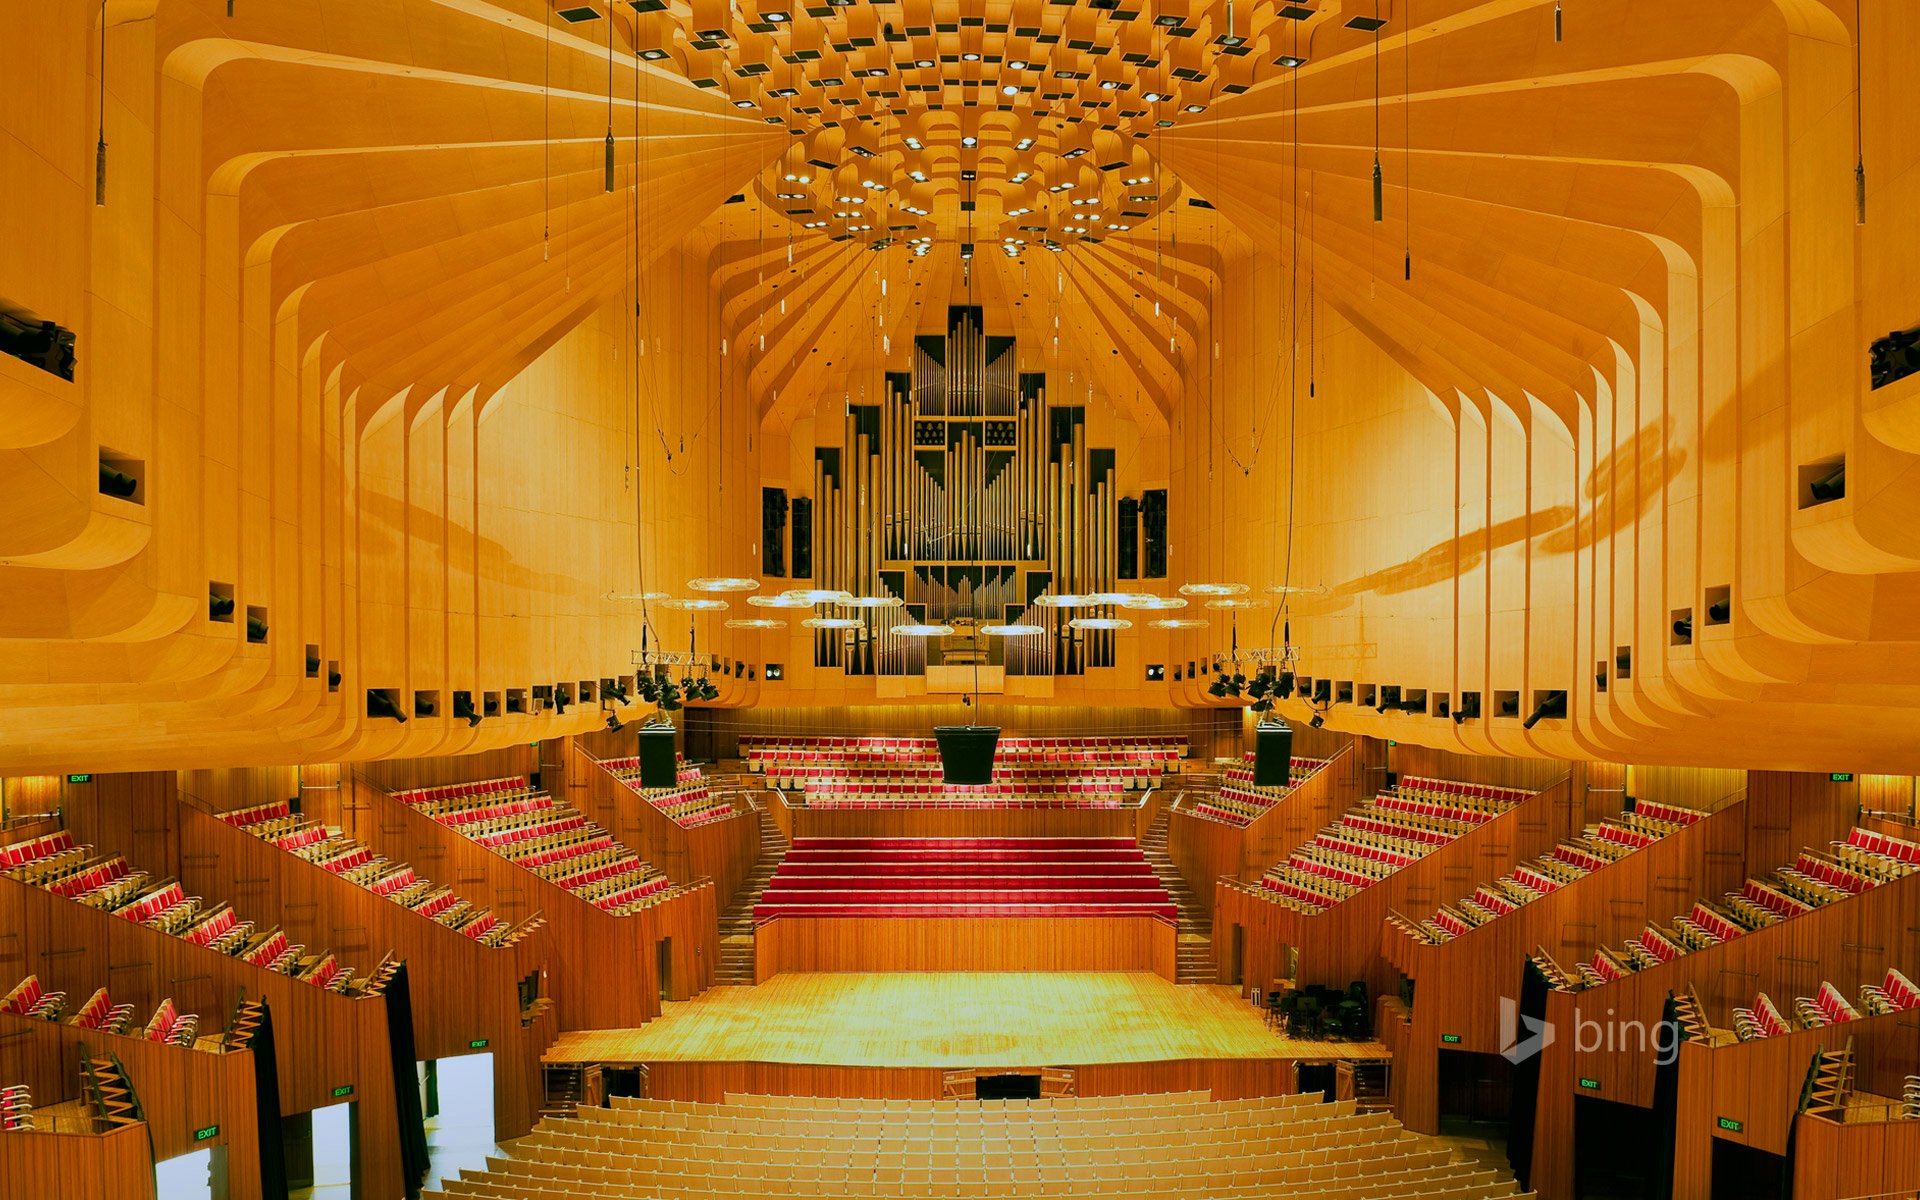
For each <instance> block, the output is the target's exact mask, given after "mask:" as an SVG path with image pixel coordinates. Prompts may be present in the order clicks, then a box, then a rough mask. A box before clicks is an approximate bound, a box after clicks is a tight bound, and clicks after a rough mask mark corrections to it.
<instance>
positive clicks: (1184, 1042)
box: [544, 971, 1387, 1067]
mask: <svg viewBox="0 0 1920 1200" xmlns="http://www.w3.org/2000/svg"><path fill="white" fill-rule="evenodd" d="M665 1009H666V1011H665V1012H664V1013H663V1014H662V1015H661V1017H660V1019H658V1020H656V1021H653V1022H651V1023H649V1024H648V1025H646V1026H644V1027H642V1028H639V1029H597V1030H582V1031H578V1032H574V1033H562V1034H561V1035H560V1036H559V1039H558V1040H557V1041H555V1042H554V1044H553V1045H552V1047H550V1048H549V1049H548V1050H547V1052H546V1054H545V1056H544V1058H545V1061H547V1062H549V1063H607V1064H611V1065H633V1064H639V1063H665V1062H763V1063H807V1064H821V1065H834V1066H847V1067H1034V1066H1046V1065H1054V1064H1095V1063H1144V1062H1164V1061H1168V1060H1179V1059H1293V1060H1302V1059H1305V1060H1311V1061H1332V1060H1339V1059H1354V1060H1378V1059H1384V1058H1386V1057H1387V1052H1386V1049H1385V1048H1384V1047H1383V1046H1381V1045H1380V1043H1378V1042H1320V1041H1299V1040H1294V1039H1290V1038H1285V1037H1281V1036H1279V1035H1278V1034H1276V1033H1274V1032H1273V1031H1272V1030H1270V1029H1268V1028H1267V1027H1266V1023H1265V1022H1264V1021H1263V1020H1262V1019H1261V1016H1260V1014H1259V1013H1258V1012H1257V1011H1255V1010H1254V1008H1253V1006H1252V1005H1250V1004H1248V1003H1247V1002H1246V1001H1244V1000H1242V999H1241V998H1240V994H1239V990H1238V989H1236V988H1232V987H1220V986H1212V985H1204V986H1193V985H1189V986H1184V987H1177V986H1175V985H1174V984H1171V983H1168V982H1167V981H1166V980H1164V979H1162V978H1160V977H1159V976H1158V975H1152V974H1146V973H1141V974H1132V973H1123V972H1084V973H1044V974H1042V973H1025V972H997V971H996V972H970V973H951V974H948V973H929V972H915V973H911V974H904V973H903V974H845V975H810V974H795V973H788V974H781V975H776V976H774V977H773V978H772V979H770V980H768V981H767V982H766V983H763V984H760V985H759V986H757V987H720V988H713V989H710V990H708V991H707V992H704V993H702V994H701V995H700V996H698V997H695V998H694V999H692V1000H688V1001H684V1002H681V1003H669V1004H667V1005H666V1006H665Z"/></svg>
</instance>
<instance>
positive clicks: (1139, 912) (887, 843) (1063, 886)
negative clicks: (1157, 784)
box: [753, 837, 1178, 924]
mask: <svg viewBox="0 0 1920 1200" xmlns="http://www.w3.org/2000/svg"><path fill="white" fill-rule="evenodd" d="M1177 915H1178V913H1177V909H1176V908H1175V905H1174V902H1173V899H1172V898H1171V897H1170V896H1169V895H1168V894H1167V890H1166V887H1165V886H1164V885H1163V884H1162V883H1161V882H1160V880H1159V878H1158V877H1157V876H1155V875H1154V873H1153V868H1152V867H1151V866H1149V865H1148V863H1147V860H1146V857H1145V856H1144V855H1143V854H1141V852H1140V849H1139V847H1138V846H1137V845H1136V844H1135V843H1134V841H1133V839H1131V838H1044V837H1042V838H796V839H795V840H794V843H793V847H792V849H791V850H789V851H788V853H787V856H786V858H785V860H784V861H782V863H781V864H780V868H779V870H778V871H777V872H775V874H774V876H773V879H772V881H771V882H770V883H769V884H768V885H767V889H766V891H765V892H764V893H763V894H762V895H761V897H760V900H759V902H758V903H757V904H755V906H754V910H753V918H754V921H755V923H756V924H760V923H765V922H767V921H772V920H777V919H779V918H781V917H955V916H983V917H985V916H1000V917H1012V916H1035V917H1081V916H1153V917H1157V918H1160V919H1162V920H1165V921H1169V922H1171V921H1173V920H1175V919H1176V917H1177Z"/></svg>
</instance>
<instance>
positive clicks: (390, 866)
mask: <svg viewBox="0 0 1920 1200" xmlns="http://www.w3.org/2000/svg"><path fill="white" fill-rule="evenodd" d="M218 815H219V818H220V820H222V821H224V822H226V823H227V824H229V825H231V826H233V827H234V828H236V829H239V830H242V831H244V832H246V833H250V834H252V835H253V836H255V837H257V838H259V839H261V840H262V841H265V842H270V843H272V844H273V845H275V846H278V847H279V848H280V849H282V850H284V851H286V852H287V853H289V854H292V855H294V856H296V857H298V858H303V859H305V860H306V861H308V862H310V863H312V864H314V865H315V866H317V867H319V868H321V869H322V870H324V871H327V872H329V873H331V874H334V875H338V876H339V877H340V878H342V879H345V880H346V881H347V882H349V883H352V884H355V885H357V886H359V887H363V888H365V889H366V890H368V891H370V892H372V893H373V894H374V895H376V896H382V897H385V898H386V899H388V900H391V901H393V902H394V903H395V904H398V905H399V906H400V907H402V908H404V909H407V910H408V911H409V912H414V913H418V914H419V915H420V916H423V917H425V918H427V919H428V920H430V921H433V922H434V923H436V924H439V925H444V926H446V927H447V928H448V929H451V930H454V931H455V932H457V933H461V934H465V935H466V936H467V937H470V938H472V939H473V940H475V941H477V942H479V943H480V944H481V945H483V946H495V947H505V946H511V945H513V944H514V943H515V942H517V941H519V940H520V939H521V938H523V937H526V936H527V935H528V934H529V933H531V932H533V930H535V929H537V928H539V926H540V924H541V921H540V920H539V918H529V919H528V920H526V921H522V922H520V923H519V924H516V925H509V924H508V923H507V922H505V921H503V920H501V919H500V918H499V917H496V916H494V915H493V913H491V912H489V911H488V910H487V909H484V908H480V907H477V906H476V905H474V904H472V903H471V902H469V901H467V900H464V899H462V898H461V897H459V896H457V895H455V894H454V891H453V889H452V888H449V887H442V886H436V885H435V884H434V883H433V882H432V881H431V880H427V879H422V878H421V877H419V876H418V875H416V874H415V873H414V870H413V868H412V867H410V866H408V865H407V864H405V863H396V862H393V861H392V860H390V859H388V858H386V857H385V856H384V855H381V854H378V853H376V852H375V851H374V849H373V848H372V847H371V846H368V845H366V844H365V843H363V842H360V841H356V840H355V839H353V838H350V837H347V836H345V835H344V834H342V833H341V832H340V831H339V830H337V829H332V828H329V827H327V826H325V825H322V824H320V823H319V822H318V821H313V820H310V819H308V818H306V817H302V816H300V815H298V814H296V813H294V812H292V811H291V810H290V808H289V807H288V805H287V802H286V801H284V800H276V801H273V802H271V803H268V804H256V805H250V806H248V807H246V808H238V809H230V810H228V811H227V812H223V813H220V814H218Z"/></svg>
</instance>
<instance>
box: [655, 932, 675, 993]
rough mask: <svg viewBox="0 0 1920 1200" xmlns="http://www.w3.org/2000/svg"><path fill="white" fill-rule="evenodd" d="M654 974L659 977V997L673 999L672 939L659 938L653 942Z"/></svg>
mask: <svg viewBox="0 0 1920 1200" xmlns="http://www.w3.org/2000/svg"><path fill="white" fill-rule="evenodd" d="M653 962H654V974H656V975H658V976H659V977H660V998H661V999H662V1000H671V999H673V939H672V938H661V939H660V940H659V941H657V942H655V943H654V944H653Z"/></svg>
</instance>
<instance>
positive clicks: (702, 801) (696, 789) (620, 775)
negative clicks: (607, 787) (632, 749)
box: [600, 758, 739, 829]
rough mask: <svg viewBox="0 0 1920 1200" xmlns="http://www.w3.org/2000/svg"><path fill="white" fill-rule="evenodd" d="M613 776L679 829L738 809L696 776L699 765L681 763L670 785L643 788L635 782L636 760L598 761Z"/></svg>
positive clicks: (716, 819) (735, 813) (729, 813)
mask: <svg viewBox="0 0 1920 1200" xmlns="http://www.w3.org/2000/svg"><path fill="white" fill-rule="evenodd" d="M600 765H601V766H602V767H605V768H606V769H607V771H608V772H609V773H611V774H612V775H613V777H614V778H615V779H618V780H620V781H621V782H622V783H624V784H626V785H627V786H628V787H629V788H631V789H633V791H635V792H636V793H638V794H639V796H640V798H641V799H643V800H645V801H646V802H647V803H648V804H651V805H653V806H654V807H655V808H657V809H659V810H660V811H661V812H662V813H665V814H666V815H667V817H668V818H669V819H671V820H672V821H673V823H674V824H675V825H678V826H680V827H681V828H682V829H694V828H697V827H698V826H701V825H706V824H709V823H711V822H714V821H724V820H726V819H727V818H728V817H731V816H735V815H737V814H738V812H739V810H738V809H736V808H734V807H733V803H732V801H730V800H728V799H726V798H725V797H724V796H721V795H718V794H716V793H715V792H714V791H713V790H712V789H711V788H710V787H708V785H707V783H706V781H705V780H703V779H702V778H701V777H700V768H699V767H696V766H690V765H686V764H682V766H681V767H680V770H679V773H678V777H677V782H675V784H674V786H672V787H670V788H643V787H641V786H640V785H639V780H640V760H639V759H638V758H614V759H607V760H604V761H602V762H601V764H600Z"/></svg>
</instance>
